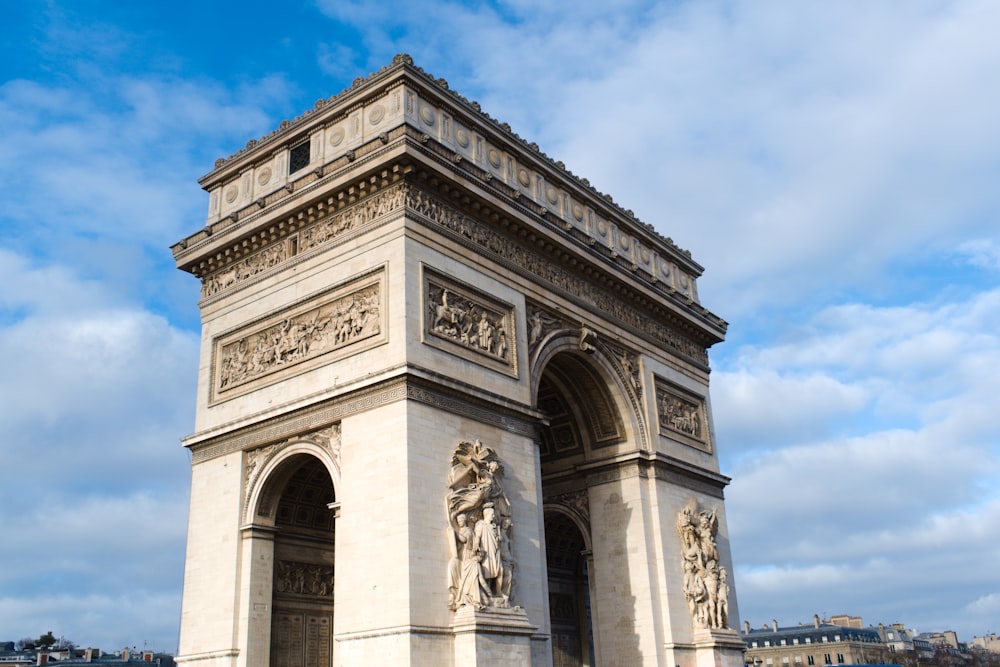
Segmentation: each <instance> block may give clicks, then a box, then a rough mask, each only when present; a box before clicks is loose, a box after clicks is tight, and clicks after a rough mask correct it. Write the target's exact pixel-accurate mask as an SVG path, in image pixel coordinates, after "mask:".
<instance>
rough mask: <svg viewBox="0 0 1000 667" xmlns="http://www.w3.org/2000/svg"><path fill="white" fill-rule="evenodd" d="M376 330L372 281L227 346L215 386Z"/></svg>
mask: <svg viewBox="0 0 1000 667" xmlns="http://www.w3.org/2000/svg"><path fill="white" fill-rule="evenodd" d="M378 329H379V295H378V288H377V287H376V286H372V287H368V288H366V289H364V290H361V291H359V292H355V293H354V294H352V295H350V296H348V297H345V298H343V299H339V300H338V301H336V302H334V303H333V304H331V305H329V306H324V307H323V308H319V309H316V310H315V311H312V312H310V313H305V314H304V315H300V316H298V317H294V318H288V319H285V320H282V321H281V322H279V323H278V324H275V325H274V326H271V327H268V328H267V329H265V330H264V331H260V332H258V333H256V334H253V335H251V336H248V337H247V338H242V339H240V340H239V341H237V342H235V343H232V344H230V345H227V346H226V347H225V349H224V351H223V354H222V361H221V369H220V374H219V388H220V389H225V388H227V387H229V386H231V385H235V384H239V383H240V382H244V381H246V380H249V379H252V378H254V377H257V376H258V375H260V374H262V373H265V372H267V371H269V370H272V369H273V368H275V367H277V366H281V365H284V364H290V363H293V362H296V361H300V360H302V359H304V358H305V357H308V356H314V355H315V354H319V353H322V352H326V351H328V350H331V349H333V348H336V347H340V346H342V345H345V344H347V343H349V342H351V341H353V340H356V339H358V338H364V337H366V336H369V335H372V334H376V333H378Z"/></svg>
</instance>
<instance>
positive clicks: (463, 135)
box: [455, 127, 469, 148]
mask: <svg viewBox="0 0 1000 667" xmlns="http://www.w3.org/2000/svg"><path fill="white" fill-rule="evenodd" d="M455 141H457V142H458V145H459V146H461V147H462V148H468V146H469V132H468V130H466V129H465V128H464V127H460V128H458V129H457V130H455Z"/></svg>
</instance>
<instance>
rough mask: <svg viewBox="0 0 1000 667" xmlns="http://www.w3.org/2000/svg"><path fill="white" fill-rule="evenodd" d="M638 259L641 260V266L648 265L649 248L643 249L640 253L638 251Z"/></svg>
mask: <svg viewBox="0 0 1000 667" xmlns="http://www.w3.org/2000/svg"><path fill="white" fill-rule="evenodd" d="M639 257H641V258H642V262H643V264H648V263H649V248H643V249H642V250H641V251H639Z"/></svg>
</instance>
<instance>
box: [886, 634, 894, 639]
mask: <svg viewBox="0 0 1000 667" xmlns="http://www.w3.org/2000/svg"><path fill="white" fill-rule="evenodd" d="M885 636H886V637H888V638H889V639H890V640H892V639H893V636H892V633H891V632H887V633H885Z"/></svg>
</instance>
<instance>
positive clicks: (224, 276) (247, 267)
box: [201, 184, 404, 298]
mask: <svg viewBox="0 0 1000 667" xmlns="http://www.w3.org/2000/svg"><path fill="white" fill-rule="evenodd" d="M403 201H404V186H403V184H398V185H394V186H391V187H388V188H386V189H384V190H380V191H378V192H376V193H375V194H373V195H371V196H370V197H368V198H367V199H362V200H361V201H359V202H357V203H355V204H352V205H350V206H347V207H345V208H343V209H340V210H336V211H332V212H331V213H329V214H328V215H324V216H322V217H320V218H319V219H317V220H316V221H315V222H313V223H312V224H310V225H308V226H306V227H304V228H302V229H301V230H300V231H299V232H298V233H297V234H295V235H292V236H290V237H288V238H282V239H279V240H277V241H273V242H272V243H271V244H270V245H267V246H266V247H264V248H263V249H262V250H259V251H257V252H255V253H253V254H250V255H248V256H247V257H245V258H243V259H240V260H237V261H236V262H234V263H232V264H230V265H228V266H226V267H225V268H224V269H221V270H219V271H216V272H214V273H211V274H209V275H207V276H205V277H204V279H203V281H202V286H201V296H202V298H207V297H210V296H214V295H216V294H218V293H220V292H222V291H223V290H226V289H229V288H230V287H234V286H237V285H239V284H241V283H243V282H245V281H247V280H249V279H250V278H253V277H255V276H257V275H260V274H262V273H264V272H266V271H269V270H270V269H273V268H275V267H277V266H278V265H280V264H282V263H284V262H286V261H287V260H289V259H290V258H291V257H293V256H295V255H298V254H301V253H304V252H306V251H308V250H311V249H313V248H318V247H320V246H323V245H327V244H332V243H333V242H334V241H337V240H339V239H340V238H342V237H344V236H345V235H346V234H347V233H348V232H351V231H354V230H357V229H360V228H361V227H363V226H365V225H366V224H368V223H370V222H372V221H374V220H377V219H379V218H381V217H383V216H385V215H387V214H389V213H392V212H393V211H397V210H400V209H402V207H403Z"/></svg>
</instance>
